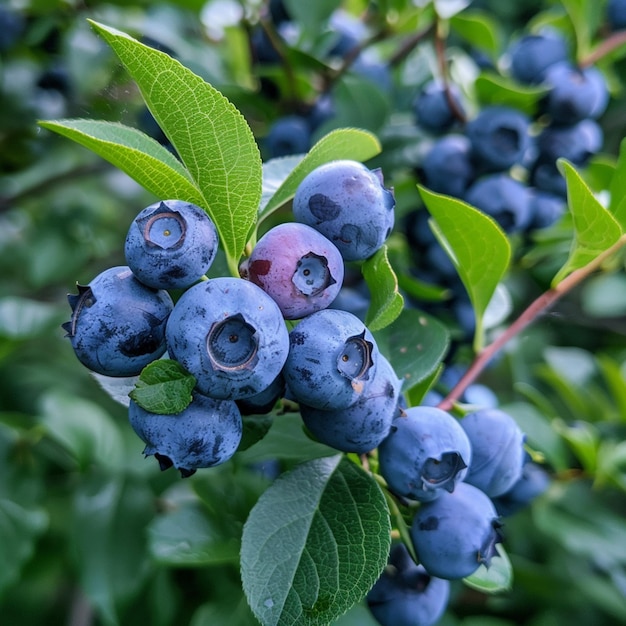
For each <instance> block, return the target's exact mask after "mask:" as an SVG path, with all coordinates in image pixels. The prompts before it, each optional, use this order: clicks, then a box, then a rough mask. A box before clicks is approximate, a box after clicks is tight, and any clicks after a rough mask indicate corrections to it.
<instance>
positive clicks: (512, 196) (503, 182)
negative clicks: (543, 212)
mask: <svg viewBox="0 0 626 626" xmlns="http://www.w3.org/2000/svg"><path fill="white" fill-rule="evenodd" d="M465 200H466V201H467V202H468V203H469V204H471V205H472V206H474V207H476V208H477V209H479V210H481V211H482V212H483V213H486V214H487V215H490V216H491V217H493V219H494V220H496V222H498V224H500V226H501V227H502V229H503V230H504V231H506V232H508V233H513V232H519V231H522V230H525V229H526V228H527V227H528V225H529V224H530V222H531V220H532V209H531V194H530V191H529V189H528V187H527V186H526V185H524V184H522V183H520V182H519V181H517V180H515V179H514V178H511V177H510V176H509V175H508V174H503V173H498V174H487V175H486V176H483V177H482V178H479V179H478V180H477V181H476V182H475V183H474V184H473V185H472V186H471V187H470V188H469V189H468V190H467V193H466V194H465Z"/></svg>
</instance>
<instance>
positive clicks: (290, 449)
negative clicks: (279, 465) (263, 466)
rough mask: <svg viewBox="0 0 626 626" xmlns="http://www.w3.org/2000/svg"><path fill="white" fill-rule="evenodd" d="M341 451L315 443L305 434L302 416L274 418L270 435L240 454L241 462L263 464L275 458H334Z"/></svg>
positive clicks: (292, 414) (279, 416) (290, 459)
mask: <svg viewBox="0 0 626 626" xmlns="http://www.w3.org/2000/svg"><path fill="white" fill-rule="evenodd" d="M335 454H337V450H335V449H334V448H330V447H329V446H326V445H323V444H321V443H318V442H316V441H313V440H312V439H310V438H309V437H307V435H306V434H305V432H304V428H303V423H302V418H301V417H300V413H295V412H294V413H285V414H283V415H280V414H278V415H274V419H273V421H272V425H271V427H270V429H269V431H268V432H267V434H266V435H265V436H264V437H263V439H261V440H260V441H258V442H257V443H255V444H254V445H251V446H250V447H249V448H247V449H245V450H242V451H240V452H237V455H236V459H237V461H240V462H241V463H246V464H249V463H261V462H263V461H269V460H272V459H279V460H282V461H296V462H297V461H308V460H311V459H317V458H320V457H324V456H334V455H335Z"/></svg>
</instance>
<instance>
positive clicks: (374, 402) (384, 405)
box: [300, 355, 401, 454]
mask: <svg viewBox="0 0 626 626" xmlns="http://www.w3.org/2000/svg"><path fill="white" fill-rule="evenodd" d="M400 386H401V381H400V380H399V379H398V377H397V376H396V373H395V372H394V370H393V368H392V367H391V364H390V363H389V361H388V360H387V359H386V358H385V357H383V356H382V355H380V356H379V357H378V367H377V368H376V375H375V376H374V378H373V379H372V381H371V383H370V384H369V385H368V387H367V391H365V392H364V393H363V394H362V395H361V397H360V398H359V399H358V400H357V401H356V402H355V403H354V404H352V405H350V406H349V407H347V408H345V409H337V410H322V409H316V408H313V407H310V406H306V405H304V404H301V405H300V414H301V415H302V419H303V421H304V424H305V425H306V427H307V428H308V429H309V430H310V431H311V433H312V434H313V435H314V436H315V437H317V439H318V440H319V441H321V442H322V443H325V444H326V445H327V446H330V447H331V448H336V449H337V450H341V451H342V452H354V453H356V454H365V453H367V452H369V451H370V450H373V449H374V448H376V447H377V446H378V445H379V444H380V442H381V441H383V439H384V438H385V437H386V436H387V435H388V434H389V429H390V428H391V422H392V420H393V418H394V416H395V415H397V414H398V411H399V410H398V400H399V394H400Z"/></svg>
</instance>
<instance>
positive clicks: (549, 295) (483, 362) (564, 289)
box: [438, 235, 626, 411]
mask: <svg viewBox="0 0 626 626" xmlns="http://www.w3.org/2000/svg"><path fill="white" fill-rule="evenodd" d="M624 245H626V235H622V236H621V237H620V238H619V239H618V240H617V241H616V242H615V243H614V244H613V245H612V246H611V247H610V248H608V249H607V250H605V251H604V252H602V253H601V254H599V255H598V256H597V257H596V258H595V259H594V260H593V261H591V262H589V263H587V265H585V266H584V267H581V268H579V269H577V270H575V271H573V272H572V273H571V274H569V275H568V276H566V277H565V278H564V279H563V280H562V281H561V282H559V283H558V284H556V285H555V286H554V287H552V288H551V289H548V291H546V292H544V293H542V294H541V295H540V296H539V297H538V298H536V299H535V300H534V301H533V302H531V303H530V305H529V306H528V307H527V308H526V309H525V310H524V311H523V312H522V313H521V314H520V316H519V317H518V318H517V319H516V320H515V321H514V322H513V323H512V324H511V325H510V326H509V327H508V328H507V329H506V330H505V331H504V332H503V333H502V334H501V335H499V336H498V337H497V338H496V339H495V340H494V341H493V342H492V343H490V344H489V345H488V346H486V347H485V348H484V349H483V350H482V351H481V352H480V353H479V354H478V355H477V356H476V358H475V359H474V361H473V363H472V364H471V365H470V367H469V368H468V369H467V371H466V372H465V374H464V375H463V376H462V377H461V379H460V380H459V382H458V383H457V384H456V385H455V386H454V387H453V388H452V390H451V391H450V393H448V395H447V396H446V397H445V398H444V399H443V400H442V401H441V402H440V403H439V405H438V407H439V408H440V409H443V410H444V411H450V410H451V409H452V408H453V407H454V403H455V402H456V401H458V400H459V398H460V397H461V396H462V395H463V393H464V391H465V390H466V389H467V387H469V386H470V385H471V384H472V383H473V382H474V381H475V380H476V379H477V378H478V376H479V375H480V374H481V373H482V371H483V370H484V369H485V367H486V366H487V364H488V363H489V362H490V361H491V359H492V358H493V357H494V356H495V355H496V354H497V353H498V351H499V350H500V349H501V348H503V347H504V345H505V344H506V343H508V342H509V341H510V340H511V339H512V338H513V337H515V336H516V335H518V334H519V333H521V332H522V331H523V330H524V329H525V328H526V327H527V326H528V325H529V324H531V323H532V322H533V321H534V320H536V319H537V318H538V317H539V316H540V315H542V314H543V313H545V312H546V311H547V310H548V309H549V308H550V307H552V306H553V305H554V304H555V302H556V301H557V300H559V299H560V298H561V297H562V296H564V295H565V294H566V293H568V292H570V291H571V290H572V289H573V288H574V287H576V286H577V285H579V284H580V283H581V282H582V281H583V280H585V278H587V277H588V276H590V275H591V274H592V273H594V272H596V271H597V270H599V269H600V268H601V267H602V265H603V264H604V262H605V261H606V260H607V259H608V258H610V257H611V256H612V255H613V254H615V253H616V252H618V251H619V250H620V248H622V247H623V246H624Z"/></svg>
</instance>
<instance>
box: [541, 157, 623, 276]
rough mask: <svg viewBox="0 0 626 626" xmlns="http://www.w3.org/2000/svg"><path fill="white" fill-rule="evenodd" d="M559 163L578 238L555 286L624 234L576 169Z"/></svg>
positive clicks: (558, 274)
mask: <svg viewBox="0 0 626 626" xmlns="http://www.w3.org/2000/svg"><path fill="white" fill-rule="evenodd" d="M558 164H559V167H560V168H561V171H562V172H563V174H564V176H565V179H566V181H567V200H568V205H569V209H570V212H571V214H572V218H573V221H574V231H575V232H574V235H575V236H574V241H573V243H572V247H571V250H570V254H569V258H568V259H567V261H566V262H565V265H564V266H563V267H562V268H561V269H560V270H559V272H557V274H556V276H555V277H554V279H553V281H552V286H553V287H554V286H555V285H558V283H560V282H561V281H562V280H563V279H564V278H565V277H566V276H568V275H569V274H571V273H572V272H574V271H575V270H577V269H579V268H581V267H584V266H585V265H587V264H588V263H590V262H591V261H593V260H594V259H595V258H596V257H597V256H598V255H600V254H602V253H603V252H606V251H607V250H608V249H609V248H610V247H611V246H612V245H614V244H615V243H617V241H618V240H619V238H620V236H621V235H622V229H621V227H620V225H619V223H618V222H617V220H616V219H615V217H613V215H611V213H610V212H609V211H608V210H607V209H605V208H604V207H603V206H602V205H601V204H600V202H599V201H598V200H597V199H596V197H595V196H594V195H593V193H592V192H591V189H589V187H588V186H587V184H586V183H585V181H584V180H583V179H582V177H581V176H580V174H579V173H578V172H577V171H576V169H575V168H574V166H573V165H572V164H571V163H569V162H568V161H566V160H565V159H559V160H558Z"/></svg>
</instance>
